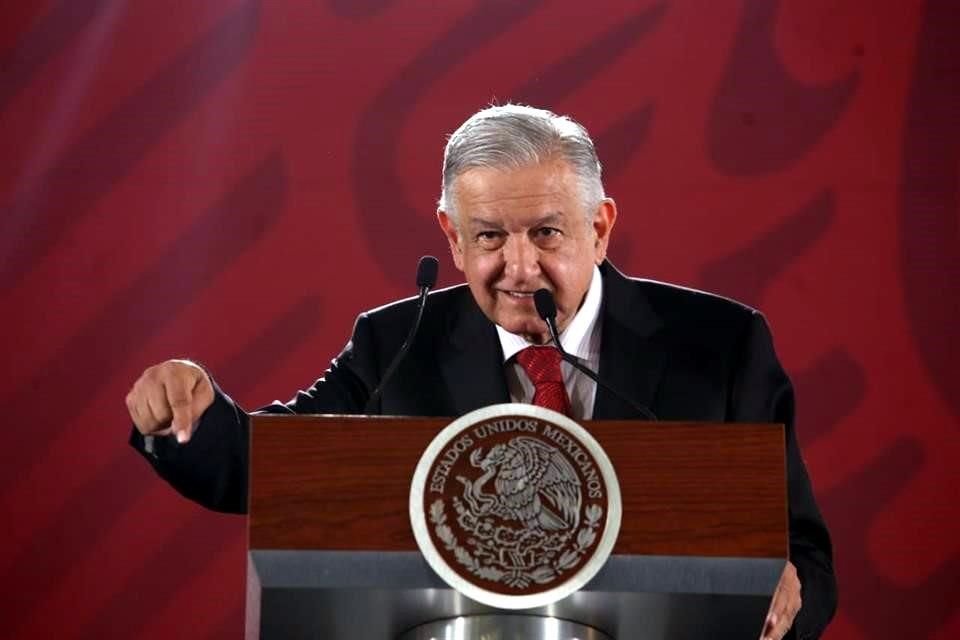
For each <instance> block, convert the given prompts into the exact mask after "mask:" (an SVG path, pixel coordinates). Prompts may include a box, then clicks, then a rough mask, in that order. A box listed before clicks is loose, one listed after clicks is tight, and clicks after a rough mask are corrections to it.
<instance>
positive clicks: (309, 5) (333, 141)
mask: <svg viewBox="0 0 960 640" xmlns="http://www.w3.org/2000/svg"><path fill="white" fill-rule="evenodd" d="M5 5H6V6H5V7H4V9H3V13H2V16H3V17H2V20H0V308H2V309H3V314H2V317H3V327H2V332H0V348H2V353H3V354H4V357H3V358H2V359H0V396H2V399H3V402H2V404H0V406H2V407H3V410H4V413H3V433H4V436H5V437H4V440H3V444H2V446H0V450H2V452H3V453H2V456H3V462H2V464H0V513H2V514H3V523H4V526H3V528H2V529H3V531H2V534H0V535H2V536H3V541H2V544H0V576H2V583H3V585H4V593H5V596H4V598H3V600H2V604H0V610H2V616H0V619H2V620H3V622H2V625H3V628H4V631H3V635H4V636H5V637H12V638H39V637H52V636H54V635H56V636H57V637H61V638H86V637H90V638H105V637H137V638H170V637H191V638H201V639H213V638H233V637H237V636H238V635H239V633H240V628H241V624H242V622H241V621H242V606H243V602H242V599H243V580H244V570H245V559H244V536H243V527H244V523H243V520H242V519H241V518H236V517H228V516H220V515H216V514H212V513H209V512H206V511H204V510H202V509H200V508H199V507H196V506H194V505H193V504H191V503H189V502H187V501H185V500H183V499H182V498H180V497H179V496H178V495H176V494H175V493H174V492H173V491H172V490H170V489H169V488H168V487H167V486H166V485H164V484H163V483H162V482H161V481H160V480H158V479H157V478H156V477H155V476H154V475H153V473H152V472H151V471H150V469H149V468H148V466H147V465H146V464H145V463H144V462H143V461H142V460H140V459H139V457H138V456H136V455H135V454H134V453H133V451H132V450H130V449H129V448H128V447H127V445H126V444H125V441H126V437H127V428H128V426H127V425H128V420H127V417H126V413H125V408H124V405H123V397H124V395H125V393H126V391H127V390H128V388H129V386H130V385H131V384H132V382H133V381H134V380H135V379H136V377H137V376H138V375H139V374H140V372H141V371H142V370H143V369H144V368H145V367H146V366H148V365H149V364H152V363H154V362H157V361H160V360H163V359H166V358H168V357H172V356H186V357H191V358H194V359H197V360H199V361H202V362H204V363H205V364H206V365H207V366H208V367H209V368H210V369H211V370H212V371H214V372H215V374H216V375H217V377H218V379H219V381H220V382H221V384H222V385H223V386H224V388H226V389H227V390H228V391H229V392H231V393H232V394H233V395H234V397H235V398H237V399H238V400H239V401H240V402H241V403H242V404H244V405H245V406H247V407H252V406H256V405H259V404H261V403H265V402H268V401H270V400H272V399H274V398H280V399H286V398H288V397H289V396H290V395H291V394H292V393H293V391H294V390H295V389H297V388H299V387H302V386H304V385H307V384H309V383H310V382H311V381H312V380H313V379H314V378H315V377H316V376H317V375H319V374H320V372H321V371H322V370H323V369H324V368H325V366H326V365H327V363H328V362H329V359H330V357H331V356H333V355H334V354H335V353H337V352H338V351H339V349H340V348H341V347H342V346H343V344H344V342H345V340H346V337H347V335H348V332H349V330H350V328H351V325H352V321H353V318H354V316H355V315H356V313H358V312H359V311H361V310H363V309H365V308H369V307H372V306H375V305H378V304H380V303H382V302H384V301H387V300H390V299H393V298H396V297H399V296H404V295H409V294H411V293H412V289H413V282H412V280H413V271H414V265H415V259H416V257H418V256H419V255H421V254H424V253H435V254H436V255H438V256H443V260H442V262H441V270H442V277H441V279H442V281H444V282H445V283H452V282H456V281H458V279H459V274H458V273H457V272H455V270H454V269H453V266H452V263H451V262H450V260H449V258H447V257H446V256H447V253H446V249H445V247H444V244H443V241H442V237H441V234H440V233H439V231H438V230H437V229H436V228H435V223H434V222H433V218H432V215H433V209H434V204H433V203H434V201H435V198H436V196H437V195H438V189H439V182H440V175H439V169H440V162H441V156H442V146H443V143H444V135H445V134H447V133H449V132H451V131H452V130H453V129H454V128H455V127H456V126H457V124H458V123H459V122H461V121H462V120H463V119H464V118H465V117H466V116H468V115H469V114H470V113H471V112H473V111H474V110H476V109H478V108H480V107H482V106H484V105H485V104H487V103H489V102H491V101H501V102H502V101H506V100H514V101H523V102H528V103H532V104H535V105H542V106H548V107H550V108H553V109H554V110H556V111H559V112H563V113H570V114H572V115H573V116H574V117H576V118H577V119H579V120H580V121H581V122H583V123H584V124H585V125H586V126H587V127H588V128H589V129H590V131H591V132H593V134H594V136H595V138H596V141H597V145H598V148H599V152H600V155H601V158H602V160H603V161H604V164H605V170H606V184H607V188H608V191H609V192H610V193H611V194H612V195H613V196H614V197H616V198H617V201H618V203H619V206H620V211H621V217H620V220H619V223H618V226H617V229H616V230H615V235H614V239H613V244H612V247H611V254H612V257H613V259H614V261H615V262H616V263H617V264H618V265H619V266H620V267H621V268H623V269H625V270H627V271H628V272H630V273H633V274H636V275H645V276H649V277H654V278H660V279H666V280H672V281H676V282H680V283H683V284H687V285H691V286H696V287H701V288H707V289H711V290H714V291H717V292H720V293H723V294H727V295H730V296H734V297H737V298H739V299H742V300H744V301H745V302H748V303H750V304H753V305H756V306H759V307H760V308H762V309H763V310H764V311H765V312H766V313H767V315H768V316H769V317H770V319H771V322H772V325H773V327H774V331H775V337H776V340H777V345H778V348H779V350H780V353H781V356H782V359H783V361H784V363H785V364H786V366H787V368H788V370H789V371H790V372H791V374H792V376H793V378H794V381H795V383H796V385H797V387H798V394H799V407H800V408H799V434H800V438H801V441H802V444H803V446H804V449H805V454H806V458H807V463H808V465H809V469H810V472H811V474H812V476H813V479H814V483H815V486H816V490H817V493H818V495H819V498H820V501H821V505H822V507H823V509H824V512H825V515H826V517H827V520H828V522H829V524H830V526H831V528H832V531H833V533H834V537H835V542H836V564H837V572H838V576H839V581H840V594H841V595H840V601H841V608H840V612H839V614H838V617H837V619H836V621H835V622H834V624H833V626H832V627H831V629H830V631H829V633H828V638H830V640H854V639H859V638H864V639H867V638H870V639H875V638H906V637H909V638H931V639H943V640H945V639H947V638H955V637H958V636H960V615H958V614H957V610H956V603H957V602H960V586H958V585H960V580H958V579H957V574H958V570H960V559H958V558H960V556H958V551H960V535H958V526H957V525H958V507H957V500H956V499H957V489H956V487H957V482H958V479H960V478H958V473H957V471H956V461H957V459H958V458H960V439H958V427H960V389H958V381H960V375H958V374H960V371H958V368H960V357H958V356H960V354H958V353H957V342H956V326H957V322H958V320H960V309H958V302H957V301H958V297H957V294H956V284H955V283H956V282H957V276H958V250H960V232H958V220H960V206H958V184H960V26H958V25H960V18H958V12H960V10H958V8H957V5H956V3H955V2H954V1H953V0H928V1H927V2H921V1H920V0H916V1H911V0H901V1H899V2H897V1H893V0H891V1H876V0H874V1H870V0H840V1H837V0H779V1H774V0H740V1H737V0H722V1H720V0H718V1H716V2H709V3H707V2H699V1H695V0H662V1H660V2H656V1H646V0H638V1H634V2H626V1H624V2H600V3H598V2H581V1H578V0H539V1H524V2H517V1H508V0H474V1H472V2H467V1H464V0H448V1H447V2H435V1H432V0H420V1H413V0H283V1H281V2H272V3H266V2H258V1H256V0H206V1H205V2H184V3H168V2H159V1H156V2H150V1H142V2H121V1H116V0H115V1H111V0H59V1H47V2H32V3H19V4H17V5H13V3H9V2H8V3H5ZM28 5H30V6H28Z"/></svg>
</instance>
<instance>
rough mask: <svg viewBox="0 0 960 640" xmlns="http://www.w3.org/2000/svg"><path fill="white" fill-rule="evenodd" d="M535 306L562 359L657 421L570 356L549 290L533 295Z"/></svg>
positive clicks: (643, 407) (653, 415)
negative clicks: (562, 338) (560, 331)
mask: <svg viewBox="0 0 960 640" xmlns="http://www.w3.org/2000/svg"><path fill="white" fill-rule="evenodd" d="M533 304H534V306H535V307H536V308H537V314H538V315H539V316H540V318H541V319H542V320H543V321H544V322H546V323H547V330H548V331H549V332H550V337H551V338H553V345H554V346H555V347H556V348H557V351H559V352H560V357H561V358H563V360H564V361H565V362H568V363H570V366H572V367H573V368H574V369H576V370H577V371H579V372H581V373H582V374H584V375H585V376H587V377H588V378H590V379H591V380H593V381H594V382H596V383H597V386H599V387H600V388H602V389H604V390H606V391H608V392H609V393H612V394H613V395H615V396H616V397H617V398H619V399H620V400H622V401H623V402H625V403H627V404H628V405H630V406H631V407H633V410H634V411H636V412H637V413H639V414H640V415H641V416H643V417H644V418H646V419H647V420H657V416H656V414H654V413H653V411H651V410H650V409H648V408H647V407H645V406H644V405H642V404H638V403H636V402H634V401H633V400H631V399H630V398H628V397H627V396H626V395H625V394H623V393H621V392H620V391H617V390H616V389H614V388H613V387H611V386H610V385H608V384H607V383H605V382H604V381H603V380H601V379H600V376H598V375H597V374H596V373H594V372H593V371H591V370H590V369H589V368H588V367H586V366H584V365H583V364H581V363H580V360H578V359H577V357H576V356H573V355H570V354H569V353H567V352H566V351H565V350H564V348H563V345H562V344H560V333H559V332H558V331H557V303H556V301H555V300H554V299H553V294H552V293H550V291H549V290H547V289H537V290H536V291H535V292H534V293H533Z"/></svg>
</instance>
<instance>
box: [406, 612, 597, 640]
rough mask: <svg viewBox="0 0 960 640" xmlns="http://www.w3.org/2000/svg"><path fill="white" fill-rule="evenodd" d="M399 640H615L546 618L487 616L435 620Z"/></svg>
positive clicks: (586, 628) (594, 631)
mask: <svg viewBox="0 0 960 640" xmlns="http://www.w3.org/2000/svg"><path fill="white" fill-rule="evenodd" d="M397 640H612V638H610V636H608V635H606V634H604V633H601V632H600V631H597V630H596V629H594V628H593V627H588V626H586V625H583V624H578V623H576V622H570V621H569V620H560V619H558V618H547V617H544V616H528V615H504V614H484V615H475V616H461V617H459V618H448V619H447V620H434V621H433V622H428V623H426V624H422V625H420V626H418V627H414V628H413V629H411V630H409V631H407V632H406V633H404V634H403V635H401V636H400V637H399V638H398V639H397Z"/></svg>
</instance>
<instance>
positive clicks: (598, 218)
mask: <svg viewBox="0 0 960 640" xmlns="http://www.w3.org/2000/svg"><path fill="white" fill-rule="evenodd" d="M616 222H617V203H616V202H614V201H613V198H604V199H603V200H602V201H600V204H599V206H597V210H596V211H595V212H594V214H593V224H592V226H593V231H594V233H596V234H597V237H596V239H595V240H594V251H595V255H594V261H595V262H596V264H600V263H601V262H603V261H604V260H606V258H607V246H608V245H609V244H610V234H611V232H612V231H613V225H614V224H616Z"/></svg>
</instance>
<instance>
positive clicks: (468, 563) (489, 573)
mask: <svg viewBox="0 0 960 640" xmlns="http://www.w3.org/2000/svg"><path fill="white" fill-rule="evenodd" d="M602 517H603V508H602V507H600V506H599V505H596V504H591V505H587V507H586V509H585V510H584V525H583V527H581V528H580V530H579V531H578V532H577V538H576V543H575V544H574V546H573V547H572V548H571V549H568V550H566V551H564V552H563V553H562V554H560V557H559V558H557V559H556V560H554V561H552V562H550V563H548V564H543V565H540V566H538V567H537V568H535V569H534V570H533V571H524V572H516V571H511V572H507V571H503V570H501V569H498V568H497V567H493V566H488V565H483V564H481V563H480V562H479V561H478V560H477V559H476V558H475V557H474V556H473V554H471V553H470V552H469V551H468V550H467V549H465V548H464V547H462V546H460V543H459V541H458V540H457V537H456V536H455V535H454V533H453V529H451V528H450V525H448V524H447V515H446V513H445V511H444V505H443V500H441V499H437V500H435V501H434V502H433V503H432V504H431V505H430V521H431V522H432V523H433V524H434V533H436V535H437V538H439V539H440V541H441V542H443V545H444V547H445V548H446V549H447V550H448V551H452V552H453V555H454V557H455V558H456V559H457V562H459V563H460V564H461V565H463V567H464V568H466V569H467V571H469V572H470V573H472V574H473V575H475V576H477V577H479V578H483V579H486V580H491V581H493V582H503V583H506V584H507V585H508V586H511V587H516V588H525V587H527V586H528V585H529V584H530V583H531V582H535V583H537V584H547V583H549V582H552V581H554V580H555V579H556V578H557V577H559V576H560V575H562V574H563V573H565V572H566V571H569V570H570V569H572V568H573V567H575V566H577V564H578V563H579V562H580V558H581V557H582V556H583V554H584V553H585V552H586V550H587V549H589V548H590V546H591V545H593V543H594V541H595V540H596V539H597V531H596V530H597V527H598V526H599V524H600V519H601V518H602Z"/></svg>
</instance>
